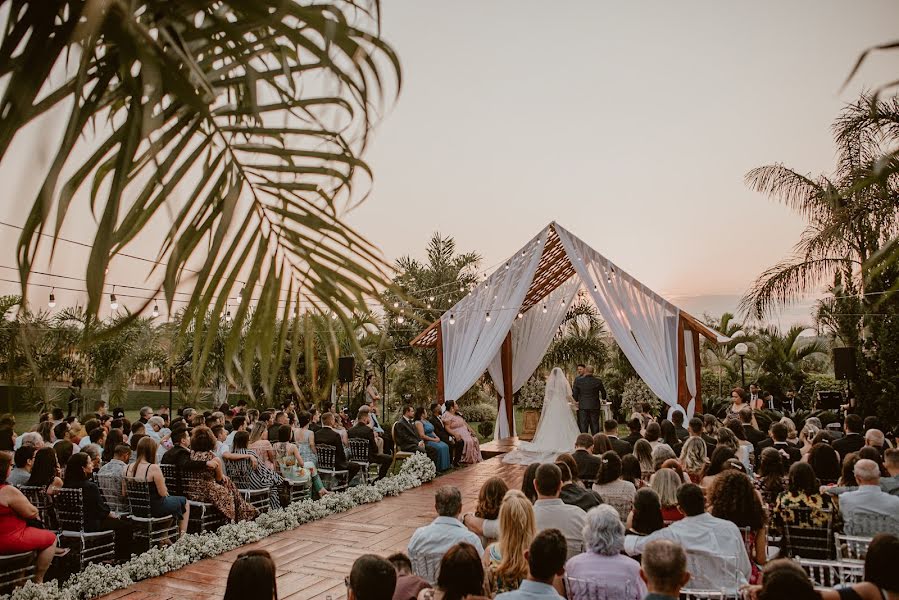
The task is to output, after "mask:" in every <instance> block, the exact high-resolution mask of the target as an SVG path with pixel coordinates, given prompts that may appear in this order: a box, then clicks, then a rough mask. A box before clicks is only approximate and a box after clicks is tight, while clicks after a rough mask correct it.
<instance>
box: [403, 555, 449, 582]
mask: <svg viewBox="0 0 899 600" xmlns="http://www.w3.org/2000/svg"><path fill="white" fill-rule="evenodd" d="M443 554H444V553H442V552H435V553H431V554H413V555H412V556H410V557H409V559H410V560H411V562H412V572H413V573H415V574H416V575H418V576H419V577H421V578H422V579H424V580H425V581H427V582H428V583H430V584H431V585H434V584H435V583H437V576H438V575H439V574H440V561H442V560H443Z"/></svg>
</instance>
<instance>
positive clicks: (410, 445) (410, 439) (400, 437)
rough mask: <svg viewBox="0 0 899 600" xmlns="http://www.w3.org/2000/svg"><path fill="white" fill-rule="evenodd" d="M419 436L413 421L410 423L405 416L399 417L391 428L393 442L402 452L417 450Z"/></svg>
mask: <svg viewBox="0 0 899 600" xmlns="http://www.w3.org/2000/svg"><path fill="white" fill-rule="evenodd" d="M420 442H421V438H420V437H419V436H418V430H417V429H416V428H415V424H414V423H410V422H409V421H407V420H406V418H405V417H400V420H399V421H397V422H396V426H395V427H394V428H393V443H394V444H395V445H396V447H397V448H399V449H400V450H402V451H403V452H418V451H419V449H420V448H419V446H418V444H419V443H420Z"/></svg>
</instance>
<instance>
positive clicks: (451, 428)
mask: <svg viewBox="0 0 899 600" xmlns="http://www.w3.org/2000/svg"><path fill="white" fill-rule="evenodd" d="M442 420H443V426H444V427H446V430H447V431H448V432H449V434H450V435H451V436H453V437H454V438H456V439H457V440H462V441H463V442H465V451H464V452H463V453H462V462H464V463H467V464H474V463H479V462H481V461H482V460H484V459H483V458H482V457H481V444H480V443H479V442H478V438H477V437H476V436H475V435H474V434H473V433H472V432H471V429H469V427H468V423H466V422H465V419H463V418H462V417H460V416H459V415H457V414H454V413H453V412H450V411H449V410H447V411H446V412H445V413H443V417H442Z"/></svg>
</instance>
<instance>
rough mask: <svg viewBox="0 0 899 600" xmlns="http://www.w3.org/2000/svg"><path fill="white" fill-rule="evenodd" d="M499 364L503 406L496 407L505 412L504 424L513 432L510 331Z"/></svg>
mask: <svg viewBox="0 0 899 600" xmlns="http://www.w3.org/2000/svg"><path fill="white" fill-rule="evenodd" d="M500 364H501V365H502V369H503V396H504V397H503V405H504V406H499V407H497V408H498V409H499V410H505V411H506V422H507V423H508V424H509V432H510V433H514V432H515V416H514V414H513V412H512V396H513V394H514V393H513V391H512V387H513V386H512V331H511V330H510V331H509V333H507V334H506V339H504V340H503V345H502V349H501V350H500Z"/></svg>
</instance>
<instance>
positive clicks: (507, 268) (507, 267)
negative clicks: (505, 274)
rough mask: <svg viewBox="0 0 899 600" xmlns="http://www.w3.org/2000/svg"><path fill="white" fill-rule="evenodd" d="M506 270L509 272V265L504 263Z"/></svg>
mask: <svg viewBox="0 0 899 600" xmlns="http://www.w3.org/2000/svg"><path fill="white" fill-rule="evenodd" d="M506 270H507V271H508V270H509V263H506Z"/></svg>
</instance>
